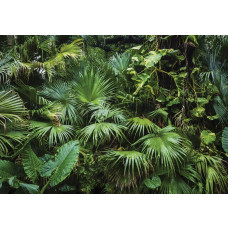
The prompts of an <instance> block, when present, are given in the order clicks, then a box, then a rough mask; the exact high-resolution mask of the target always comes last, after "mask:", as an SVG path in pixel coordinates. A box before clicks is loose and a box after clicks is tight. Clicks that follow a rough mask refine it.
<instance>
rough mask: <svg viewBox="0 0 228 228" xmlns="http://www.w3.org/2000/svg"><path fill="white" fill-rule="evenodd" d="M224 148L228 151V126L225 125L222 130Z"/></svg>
mask: <svg viewBox="0 0 228 228" xmlns="http://www.w3.org/2000/svg"><path fill="white" fill-rule="evenodd" d="M222 148H223V150H224V151H225V152H226V153H228V127H225V128H224V130H223V132H222Z"/></svg>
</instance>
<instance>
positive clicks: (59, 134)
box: [30, 121, 74, 146]
mask: <svg viewBox="0 0 228 228" xmlns="http://www.w3.org/2000/svg"><path fill="white" fill-rule="evenodd" d="M30 124H31V126H30V128H31V129H32V130H33V133H32V134H35V135H36V137H37V138H38V139H40V140H42V139H45V138H46V139H48V143H49V146H53V145H56V144H58V143H64V142H67V141H68V140H70V139H71V138H72V136H73V130H74V128H73V127H72V126H71V125H60V126H56V125H53V124H52V123H50V122H41V121H30Z"/></svg>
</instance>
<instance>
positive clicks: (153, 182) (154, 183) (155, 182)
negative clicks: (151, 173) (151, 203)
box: [144, 177, 161, 189]
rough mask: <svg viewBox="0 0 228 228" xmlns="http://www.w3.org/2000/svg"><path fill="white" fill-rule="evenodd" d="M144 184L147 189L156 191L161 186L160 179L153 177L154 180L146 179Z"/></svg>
mask: <svg viewBox="0 0 228 228" xmlns="http://www.w3.org/2000/svg"><path fill="white" fill-rule="evenodd" d="M144 184H145V185H146V187H147V188H150V189H155V188H158V187H160V186H161V179H160V177H152V179H145V180H144Z"/></svg>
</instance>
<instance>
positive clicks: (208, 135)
mask: <svg viewBox="0 0 228 228" xmlns="http://www.w3.org/2000/svg"><path fill="white" fill-rule="evenodd" d="M201 139H202V141H203V142H204V143H205V144H206V145H209V144H210V143H212V142H214V141H215V140H216V136H215V133H213V132H211V131H209V130H204V131H202V132H201Z"/></svg>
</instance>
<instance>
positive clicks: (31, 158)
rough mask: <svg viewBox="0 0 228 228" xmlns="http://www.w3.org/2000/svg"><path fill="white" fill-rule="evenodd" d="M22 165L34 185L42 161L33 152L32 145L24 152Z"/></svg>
mask: <svg viewBox="0 0 228 228" xmlns="http://www.w3.org/2000/svg"><path fill="white" fill-rule="evenodd" d="M22 164H23V167H24V170H25V173H26V174H27V176H28V177H29V178H30V179H31V181H32V182H33V183H34V182H35V181H36V180H37V178H38V174H39V168H40V164H41V161H40V159H39V158H38V157H37V156H36V154H35V153H34V152H33V150H32V148H31V146H30V145H27V146H26V148H25V149H24V150H23V152H22Z"/></svg>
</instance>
